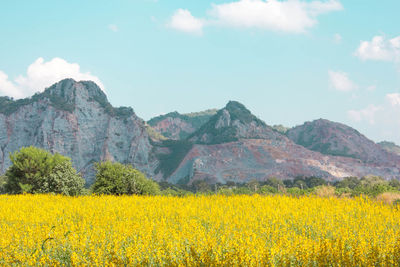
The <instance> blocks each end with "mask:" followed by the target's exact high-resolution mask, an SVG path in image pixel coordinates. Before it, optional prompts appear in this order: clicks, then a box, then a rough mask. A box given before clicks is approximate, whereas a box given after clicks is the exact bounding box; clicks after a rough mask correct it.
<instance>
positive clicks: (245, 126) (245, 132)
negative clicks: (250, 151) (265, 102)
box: [188, 101, 283, 144]
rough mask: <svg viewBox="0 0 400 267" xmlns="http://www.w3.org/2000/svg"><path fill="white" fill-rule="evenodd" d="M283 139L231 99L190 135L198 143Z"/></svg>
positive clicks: (191, 139) (190, 138)
mask: <svg viewBox="0 0 400 267" xmlns="http://www.w3.org/2000/svg"><path fill="white" fill-rule="evenodd" d="M242 138H245V139H282V138H283V136H282V135H281V134H279V133H277V132H276V131H274V130H273V129H272V128H271V127H270V126H268V125H266V124H265V122H263V121H262V120H260V119H258V118H257V117H256V116H254V115H253V114H251V112H250V111H249V110H248V109H247V108H246V107H245V106H244V105H242V104H241V103H239V102H236V101H230V102H229V103H228V104H227V105H226V106H225V108H223V109H221V110H219V111H218V112H217V114H215V115H214V116H212V117H211V118H210V120H209V121H208V122H207V123H206V124H204V125H203V126H202V127H201V128H200V129H199V130H197V131H196V132H194V133H193V134H192V135H191V136H189V137H188V139H189V140H190V141H192V142H193V143H197V144H222V143H227V142H233V141H237V140H239V139H242Z"/></svg>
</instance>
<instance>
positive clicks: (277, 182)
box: [265, 177, 285, 191]
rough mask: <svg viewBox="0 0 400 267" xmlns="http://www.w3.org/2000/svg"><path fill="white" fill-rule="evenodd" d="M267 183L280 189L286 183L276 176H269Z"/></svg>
mask: <svg viewBox="0 0 400 267" xmlns="http://www.w3.org/2000/svg"><path fill="white" fill-rule="evenodd" d="M265 184H266V185H269V186H271V187H273V188H275V189H277V190H278V191H279V190H281V189H282V188H285V184H284V183H283V181H282V180H280V179H278V178H276V177H270V178H268V180H267V181H266V182H265Z"/></svg>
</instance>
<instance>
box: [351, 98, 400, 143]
mask: <svg viewBox="0 0 400 267" xmlns="http://www.w3.org/2000/svg"><path fill="white" fill-rule="evenodd" d="M383 100H384V101H382V103H381V104H378V105H375V104H371V105H368V106H367V107H365V108H362V109H359V110H349V111H348V112H347V115H348V117H349V118H350V119H351V121H353V122H355V123H359V124H360V127H362V128H364V129H366V131H368V132H370V133H374V134H375V137H376V139H378V140H381V141H382V140H389V141H395V142H397V143H398V144H400V136H399V134H398V133H399V132H400V94H399V93H391V94H386V96H385V97H384V99H383Z"/></svg>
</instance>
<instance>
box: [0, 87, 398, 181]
mask: <svg viewBox="0 0 400 267" xmlns="http://www.w3.org/2000/svg"><path fill="white" fill-rule="evenodd" d="M150 123H151V124H153V125H150ZM304 125H305V126H304ZM304 125H300V126H297V127H294V128H290V129H288V128H285V127H283V126H276V127H274V128H273V127H271V126H269V125H267V124H266V123H265V122H264V121H262V120H260V119H259V118H258V117H256V116H255V115H253V114H252V113H251V111H250V110H248V109H247V108H246V107H245V106H244V105H243V104H241V103H239V102H237V101H230V102H228V103H227V105H226V106H225V107H223V108H221V109H219V110H207V111H205V112H198V113H189V114H179V113H177V112H173V113H168V114H166V115H163V116H159V117H157V119H154V118H153V120H150V121H149V122H148V123H146V122H145V121H144V120H142V119H141V118H139V117H138V116H137V115H136V114H135V112H134V110H133V109H132V108H130V107H119V108H116V107H113V106H112V105H111V104H110V103H109V101H108V99H107V96H106V95H105V93H104V92H103V91H102V90H101V89H100V88H99V87H98V86H97V85H96V84H95V83H93V82H90V81H78V82H77V81H74V80H73V79H65V80H62V81H60V82H58V83H56V84H54V85H52V86H50V87H49V88H46V90H45V91H44V92H42V93H37V94H35V95H34V96H32V97H31V98H27V99H22V100H13V99H11V98H8V97H0V172H1V173H3V172H4V171H5V170H6V169H7V167H8V166H10V164H11V163H10V160H9V158H8V154H9V153H12V152H14V151H15V150H18V149H20V148H21V147H23V146H30V145H33V146H37V147H41V148H44V149H47V150H49V151H51V152H58V153H61V154H64V155H66V156H69V157H71V158H72V162H73V164H74V167H75V168H76V169H78V170H79V171H81V172H82V174H83V175H84V176H85V178H86V181H87V183H88V184H90V183H91V182H92V181H93V178H94V171H93V164H94V162H98V161H104V160H112V161H118V162H121V163H125V164H130V165H132V166H134V167H135V168H137V169H139V170H141V171H143V172H145V173H146V174H147V175H148V176H150V177H152V178H154V179H155V180H158V181H168V182H172V183H192V182H194V181H197V180H206V181H209V182H221V183H225V182H229V181H236V182H245V181H249V180H252V179H257V180H261V181H262V180H265V179H268V178H269V177H277V178H280V179H287V178H294V177H296V176H318V177H323V178H326V179H341V178H343V177H346V176H358V177H361V176H365V175H368V174H373V175H379V176H382V177H385V178H387V179H390V178H397V179H398V178H399V177H400V169H399V166H400V160H399V159H400V157H399V156H398V155H395V154H394V153H391V152H387V151H386V150H384V149H383V148H382V147H381V145H378V144H375V143H374V142H373V141H371V140H369V139H368V138H366V137H365V136H363V135H362V134H361V133H359V132H358V131H357V130H355V129H353V128H351V127H349V126H346V125H344V124H339V123H335V122H331V121H328V120H323V119H320V120H316V121H314V122H306V123H305V124H304ZM185 127H187V128H185ZM185 129H190V130H189V131H185ZM162 131H171V132H170V134H169V139H167V138H165V137H164V136H163V135H162V134H161V133H160V132H162ZM182 131H185V132H184V133H183V132H182ZM300 137H301V138H300ZM344 147H347V150H346V149H344ZM343 151H345V152H347V154H346V153H339V152H343Z"/></svg>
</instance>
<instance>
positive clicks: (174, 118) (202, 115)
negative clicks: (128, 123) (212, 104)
mask: <svg viewBox="0 0 400 267" xmlns="http://www.w3.org/2000/svg"><path fill="white" fill-rule="evenodd" d="M216 112H217V110H215V109H209V110H205V111H202V112H194V113H188V114H180V113H178V112H176V111H175V112H171V113H168V114H165V115H161V116H158V117H155V118H152V119H151V120H149V121H148V122H147V123H148V124H149V125H150V126H151V127H152V128H153V129H154V130H155V131H156V132H158V133H159V134H161V135H163V136H165V137H167V138H169V139H173V140H183V139H186V138H187V137H188V136H189V135H190V134H192V133H193V132H195V131H197V130H198V129H199V128H200V127H201V126H202V125H203V124H205V123H206V122H207V121H208V120H209V119H210V118H211V116H213V115H214V114H215V113H216Z"/></svg>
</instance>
